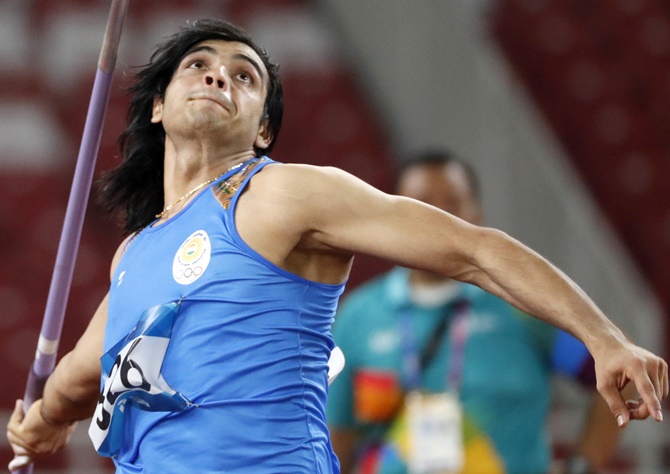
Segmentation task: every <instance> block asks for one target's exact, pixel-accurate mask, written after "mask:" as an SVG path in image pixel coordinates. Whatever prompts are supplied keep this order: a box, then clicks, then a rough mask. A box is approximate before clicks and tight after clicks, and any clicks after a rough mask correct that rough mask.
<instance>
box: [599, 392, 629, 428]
mask: <svg viewBox="0 0 670 474" xmlns="http://www.w3.org/2000/svg"><path fill="white" fill-rule="evenodd" d="M598 392H600V395H602V397H603V398H604V399H605V402H606V403H607V406H609V408H610V411H611V412H612V414H613V415H614V417H615V419H616V422H617V425H619V428H623V427H625V426H626V425H627V424H628V422H629V421H630V413H629V411H628V408H627V407H626V402H625V401H624V399H623V397H622V396H621V392H619V389H618V388H617V386H616V385H615V383H614V382H613V381H612V382H607V383H606V384H601V383H598Z"/></svg>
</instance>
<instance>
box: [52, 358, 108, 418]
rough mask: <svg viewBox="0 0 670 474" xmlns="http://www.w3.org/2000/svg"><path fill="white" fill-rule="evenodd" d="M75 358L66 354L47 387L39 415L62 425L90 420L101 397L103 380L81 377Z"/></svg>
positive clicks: (90, 375) (87, 376)
mask: <svg viewBox="0 0 670 474" xmlns="http://www.w3.org/2000/svg"><path fill="white" fill-rule="evenodd" d="M80 369H81V368H80V367H77V363H76V361H75V360H74V354H73V353H72V352H71V353H69V354H66V355H65V356H64V357H63V359H62V360H61V361H60V363H59V364H58V366H57V367H56V370H54V372H53V373H52V374H51V376H50V377H49V379H48V380H47V383H46V385H45V387H44V395H43V397H42V406H41V409H40V414H41V415H42V417H43V418H44V419H45V421H46V422H48V423H51V424H54V425H59V424H66V423H70V422H73V421H78V420H83V419H86V418H89V417H91V415H92V414H93V411H94V410H95V405H96V402H97V400H98V396H99V393H100V376H99V374H98V375H97V377H96V376H95V374H86V373H82V371H81V370H80Z"/></svg>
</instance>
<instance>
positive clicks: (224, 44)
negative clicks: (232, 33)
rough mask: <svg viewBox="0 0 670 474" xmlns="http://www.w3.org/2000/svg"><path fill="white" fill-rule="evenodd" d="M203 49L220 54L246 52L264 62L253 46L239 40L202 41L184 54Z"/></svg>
mask: <svg viewBox="0 0 670 474" xmlns="http://www.w3.org/2000/svg"><path fill="white" fill-rule="evenodd" d="M203 49H205V50H213V51H215V52H216V53H220V54H244V55H246V56H249V57H250V58H252V59H254V60H255V61H258V62H260V63H261V64H263V60H262V59H261V58H260V56H259V55H258V53H256V51H254V49H253V48H252V47H251V46H249V45H248V44H245V43H240V42H239V41H226V40H218V39H209V40H205V41H201V42H199V43H196V44H194V45H193V46H191V48H190V49H189V50H188V51H187V52H186V54H184V56H187V55H189V54H191V53H192V52H194V51H198V50H203Z"/></svg>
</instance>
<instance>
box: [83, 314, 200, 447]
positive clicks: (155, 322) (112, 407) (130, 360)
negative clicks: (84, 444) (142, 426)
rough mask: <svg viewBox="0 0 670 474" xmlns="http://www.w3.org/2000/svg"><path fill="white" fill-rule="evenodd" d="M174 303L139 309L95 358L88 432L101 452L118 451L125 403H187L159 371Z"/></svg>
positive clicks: (161, 407) (170, 408)
mask: <svg viewBox="0 0 670 474" xmlns="http://www.w3.org/2000/svg"><path fill="white" fill-rule="evenodd" d="M179 306H180V302H176V303H168V304H161V305H158V306H154V307H153V308H150V309H149V310H147V311H145V312H144V313H143V314H142V316H141V318H140V320H139V321H138V323H137V325H136V326H135V327H134V328H133V330H132V331H131V332H130V334H128V336H126V337H125V338H123V339H122V340H121V341H119V342H118V343H117V344H116V345H114V347H112V348H111V349H110V350H109V351H107V352H106V353H105V354H104V355H103V356H102V358H101V359H100V361H101V364H102V369H103V374H104V375H103V387H102V392H101V393H100V397H99V399H98V405H97V407H96V409H95V414H94V415H93V419H92V420H91V426H90V428H89V430H88V433H89V436H90V438H91V441H93V445H94V446H95V449H96V450H97V451H98V452H99V453H100V454H101V455H103V456H115V455H116V454H117V453H118V452H119V449H120V447H121V444H122V442H123V419H124V413H125V411H126V408H127V407H128V406H134V407H137V408H139V409H141V410H147V411H166V412H177V411H182V410H185V409H186V408H187V407H188V406H190V405H191V403H190V402H189V401H188V400H187V399H186V398H185V397H184V396H183V395H182V394H181V393H179V392H176V391H175V390H174V389H172V387H170V385H168V383H167V382H166V381H165V379H164V378H163V375H162V374H161V367H162V365H163V360H164V358H165V353H166V351H167V348H168V345H169V343H170V338H171V336H172V327H173V326H174V321H175V318H176V317H177V312H178V311H179Z"/></svg>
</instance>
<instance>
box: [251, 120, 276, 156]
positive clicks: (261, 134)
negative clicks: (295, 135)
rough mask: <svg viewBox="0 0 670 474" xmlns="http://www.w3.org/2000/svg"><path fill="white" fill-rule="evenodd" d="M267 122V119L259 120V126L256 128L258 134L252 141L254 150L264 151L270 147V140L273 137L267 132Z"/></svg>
mask: <svg viewBox="0 0 670 474" xmlns="http://www.w3.org/2000/svg"><path fill="white" fill-rule="evenodd" d="M268 124H269V121H268V119H266V118H265V119H263V120H261V124H260V126H259V127H258V134H257V135H256V140H255V141H254V146H255V147H256V148H261V149H263V150H265V149H266V148H267V147H269V146H270V143H272V140H273V139H274V137H273V136H272V134H271V133H270V131H269V126H268Z"/></svg>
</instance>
